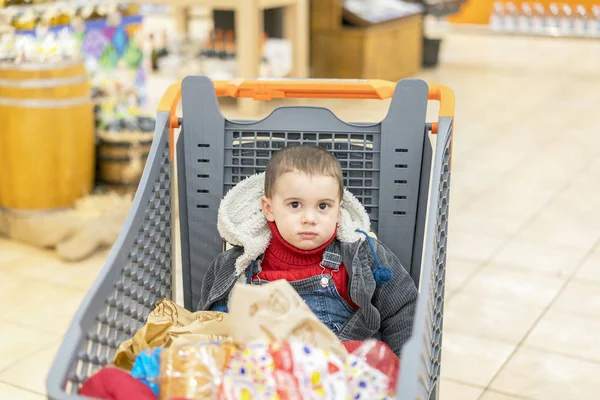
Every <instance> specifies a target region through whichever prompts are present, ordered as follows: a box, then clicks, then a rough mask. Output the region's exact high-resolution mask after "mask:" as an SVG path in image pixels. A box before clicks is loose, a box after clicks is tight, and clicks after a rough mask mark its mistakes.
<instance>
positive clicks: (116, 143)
mask: <svg viewBox="0 0 600 400" xmlns="http://www.w3.org/2000/svg"><path fill="white" fill-rule="evenodd" d="M153 136H154V134H153V132H148V133H146V132H127V133H124V132H123V133H120V132H119V133H112V132H99V134H98V153H97V158H98V172H97V180H98V183H99V184H100V186H101V187H102V188H104V189H106V190H109V191H114V192H118V193H133V192H135V191H136V189H137V187H138V184H139V182H140V178H141V177H142V172H143V171H144V166H145V165H146V160H147V159H148V154H149V153H150V148H151V147H152V138H153Z"/></svg>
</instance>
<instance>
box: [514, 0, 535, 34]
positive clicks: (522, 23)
mask: <svg viewBox="0 0 600 400" xmlns="http://www.w3.org/2000/svg"><path fill="white" fill-rule="evenodd" d="M532 18H533V8H532V7H531V5H530V4H529V3H522V4H521V13H520V15H519V19H518V22H519V26H518V30H519V32H521V33H531V32H532V30H533V29H532V26H531V23H532Z"/></svg>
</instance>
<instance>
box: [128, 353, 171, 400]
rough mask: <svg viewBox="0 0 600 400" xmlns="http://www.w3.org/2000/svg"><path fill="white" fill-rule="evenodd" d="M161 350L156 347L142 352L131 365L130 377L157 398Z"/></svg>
mask: <svg viewBox="0 0 600 400" xmlns="http://www.w3.org/2000/svg"><path fill="white" fill-rule="evenodd" d="M162 350H163V349H162V348H160V347H156V348H153V349H146V350H144V351H142V352H141V353H140V354H139V355H138V356H137V358H136V359H135V363H134V364H133V369H132V370H131V376H133V377H134V378H136V379H137V380H139V381H140V382H142V383H143V384H145V385H146V386H148V387H149V388H150V389H151V390H152V391H153V392H154V394H155V395H157V396H158V388H159V376H160V354H161V352H162Z"/></svg>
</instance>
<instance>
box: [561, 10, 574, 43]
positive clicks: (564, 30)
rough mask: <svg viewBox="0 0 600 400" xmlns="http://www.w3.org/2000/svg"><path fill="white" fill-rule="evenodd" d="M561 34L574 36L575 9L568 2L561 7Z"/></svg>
mask: <svg viewBox="0 0 600 400" xmlns="http://www.w3.org/2000/svg"><path fill="white" fill-rule="evenodd" d="M559 15H560V25H559V29H560V34H561V35H562V36H573V9H572V8H571V6H570V5H568V4H563V5H562V7H560V14H559Z"/></svg>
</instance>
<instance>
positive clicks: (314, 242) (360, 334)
mask: <svg viewBox="0 0 600 400" xmlns="http://www.w3.org/2000/svg"><path fill="white" fill-rule="evenodd" d="M369 225H370V222H369V217H368V215H367V213H366V211H365V209H364V207H363V206H362V205H361V204H360V202H359V201H358V200H357V199H356V198H355V197H354V196H353V195H352V194H351V193H350V192H348V191H345V190H344V188H343V180H342V170H341V167H340V163H339V161H338V160H337V159H336V158H335V156H334V155H333V154H331V153H329V152H328V151H327V150H326V149H323V148H322V147H317V146H293V147H286V148H284V149H282V150H279V151H278V152H276V153H274V154H273V157H272V159H271V160H270V161H269V163H268V165H267V170H266V172H265V173H264V174H258V175H254V176H252V177H250V178H248V179H245V180H243V181H242V182H240V183H239V184H238V185H237V186H236V187H235V188H233V189H232V190H231V191H230V192H229V193H228V194H227V196H225V198H224V199H223V201H222V202H221V206H220V208H219V222H218V226H219V232H220V234H221V236H222V237H223V239H224V240H226V241H227V242H228V243H230V244H232V245H234V246H235V247H233V248H232V249H230V250H228V251H226V252H224V253H221V254H220V255H219V256H218V257H217V258H216V259H215V260H214V261H213V263H212V265H211V266H210V269H209V271H208V272H207V274H206V276H205V278H204V281H203V284H202V298H201V301H200V304H199V305H198V309H199V310H209V309H210V310H216V311H223V312H226V311H227V301H228V296H229V293H230V292H231V290H232V288H233V286H234V285H235V283H236V282H237V281H238V280H242V279H243V280H244V281H245V282H247V283H249V284H261V283H264V282H269V281H274V280H277V279H285V280H287V281H288V282H290V284H291V285H292V287H293V288H294V289H295V290H296V291H297V292H298V293H299V294H300V296H301V297H302V298H303V299H304V301H305V302H306V304H307V305H308V306H309V307H310V308H311V310H312V311H313V312H314V313H315V314H316V316H317V317H318V318H319V319H320V320H321V321H322V322H323V323H324V324H325V325H326V326H328V327H329V328H330V329H331V330H332V331H333V332H334V333H335V334H336V335H337V336H338V337H339V338H340V339H341V340H343V341H354V340H365V339H368V338H376V339H380V340H382V341H383V342H385V343H387V345H388V346H390V348H391V349H392V350H393V351H394V353H396V354H397V355H398V356H399V355H400V350H401V348H402V345H404V343H405V342H406V341H407V340H408V339H409V337H410V334H411V329H412V323H413V316H414V311H415V305H416V299H417V294H418V293H417V289H416V287H415V285H414V282H413V281H412V279H411V278H410V276H409V275H408V273H407V272H406V271H405V270H404V268H403V267H402V265H400V262H399V260H398V258H397V257H396V256H395V255H394V254H393V253H392V252H391V251H390V250H389V249H388V248H387V247H385V246H384V245H383V244H382V243H381V242H379V241H378V240H376V239H373V238H371V237H370V236H369V235H368V232H369V229H370V226H369Z"/></svg>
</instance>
